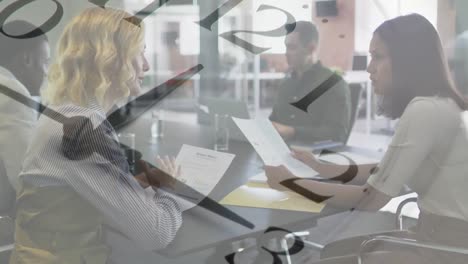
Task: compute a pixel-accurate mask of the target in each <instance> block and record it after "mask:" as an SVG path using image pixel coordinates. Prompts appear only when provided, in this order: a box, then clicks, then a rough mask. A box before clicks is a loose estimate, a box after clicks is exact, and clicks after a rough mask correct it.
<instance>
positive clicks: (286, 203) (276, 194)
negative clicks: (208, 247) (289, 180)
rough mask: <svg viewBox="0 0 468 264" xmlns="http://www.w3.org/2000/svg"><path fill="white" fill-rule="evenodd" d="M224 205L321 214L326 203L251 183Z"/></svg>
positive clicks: (228, 198)
mask: <svg viewBox="0 0 468 264" xmlns="http://www.w3.org/2000/svg"><path fill="white" fill-rule="evenodd" d="M220 203H221V204H224V205H235V206H244V207H257V208H269V209H280V210H290V211H303V212H310V213H320V212H321V211H322V209H323V207H325V204H324V203H316V202H313V201H311V200H309V199H307V198H305V197H303V196H301V195H299V194H297V193H293V192H281V191H277V190H275V189H271V188H270V187H269V186H268V185H267V184H266V183H253V182H249V183H247V184H246V185H243V186H241V187H239V188H237V189H236V190H234V191H232V192H231V193H230V194H228V195H227V196H226V197H224V199H223V200H221V202H220Z"/></svg>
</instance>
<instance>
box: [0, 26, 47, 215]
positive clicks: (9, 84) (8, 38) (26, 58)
mask: <svg viewBox="0 0 468 264" xmlns="http://www.w3.org/2000/svg"><path fill="white" fill-rule="evenodd" d="M35 29H36V26H34V25H32V24H30V23H29V22H26V21H21V20H15V21H12V22H9V23H6V24H5V25H3V27H2V30H1V32H0V85H1V86H3V87H5V88H8V89H10V90H13V91H16V92H18V93H21V94H23V95H25V96H27V97H29V98H31V96H38V95H39V93H40V88H41V86H42V83H43V81H44V79H45V78H46V75H47V69H48V64H49V59H50V47H49V42H48V39H47V37H46V35H45V34H44V32H41V33H42V34H41V35H40V36H37V37H34V38H24V39H21V38H18V37H17V36H21V35H24V34H27V33H30V32H32V31H33V30H35ZM5 33H6V34H5ZM15 37H16V38H15ZM3 87H2V89H4V88H3ZM36 119H37V113H36V111H35V110H34V109H31V108H29V107H27V106H25V105H23V104H21V103H20V102H17V101H15V100H13V99H11V98H10V97H8V96H6V95H4V94H2V93H0V161H1V162H0V166H1V167H3V168H0V215H2V214H4V212H7V211H9V210H11V207H12V205H13V204H14V200H15V189H17V187H18V175H19V173H20V171H21V165H22V163H23V158H24V155H25V153H26V149H27V147H28V145H29V141H30V139H31V136H32V132H33V129H34V124H35V123H36ZM2 165H3V166H2ZM2 172H3V173H2Z"/></svg>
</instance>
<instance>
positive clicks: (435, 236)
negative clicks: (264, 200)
mask: <svg viewBox="0 0 468 264" xmlns="http://www.w3.org/2000/svg"><path fill="white" fill-rule="evenodd" d="M370 54H371V56H372V60H371V62H370V64H369V67H368V72H369V73H370V78H371V80H372V84H373V87H374V91H375V93H376V94H377V95H379V96H380V97H381V100H380V108H381V111H382V113H383V114H384V115H386V116H388V117H390V118H392V119H396V118H400V120H399V123H398V126H397V128H396V131H395V135H394V137H393V139H392V142H391V144H390V146H389V149H388V151H387V153H385V156H384V158H383V160H382V161H381V162H380V164H378V169H373V168H374V167H375V164H366V165H359V166H358V175H357V177H356V178H355V181H357V182H358V181H360V180H361V181H362V182H365V184H362V185H351V184H346V185H345V184H335V183H324V182H318V181H310V180H308V181H302V182H301V181H297V182H296V183H297V184H300V185H301V186H302V187H305V188H307V189H308V190H309V191H310V192H312V193H315V194H318V195H321V196H330V197H331V198H330V199H328V200H327V201H326V203H327V204H329V205H331V206H339V207H344V208H359V209H364V210H378V209H380V208H381V207H383V206H384V205H385V204H386V203H387V202H388V201H389V200H390V199H391V198H392V197H396V196H398V195H399V194H400V193H401V191H402V189H403V188H404V187H405V186H407V187H409V188H410V189H411V190H413V191H414V192H416V193H417V194H418V197H419V198H418V207H419V209H420V211H421V214H420V216H419V220H418V226H417V227H416V228H415V230H414V231H408V233H407V234H406V236H409V237H416V238H418V239H420V240H423V241H428V242H436V243H441V244H444V245H448V246H460V247H466V245H468V194H467V192H466V186H468V129H467V127H466V126H467V124H468V121H466V119H467V118H464V115H465V114H466V113H464V112H465V110H467V102H466V101H465V99H464V98H463V97H462V96H461V95H460V93H459V92H458V91H457V90H456V89H455V88H454V86H453V85H452V81H451V79H450V77H449V73H448V67H447V62H446V58H445V55H444V54H443V50H442V45H441V42H440V39H439V36H438V34H437V31H436V30H435V28H434V27H433V26H432V24H431V23H430V22H429V21H428V20H427V19H425V18H424V17H422V16H420V15H416V14H412V15H407V16H401V17H397V18H395V19H392V20H388V21H386V22H384V23H383V24H382V25H380V26H379V27H378V28H377V30H376V31H375V32H374V36H373V38H372V41H371V43H370ZM465 117H466V116H465ZM464 119H465V120H464ZM293 155H294V156H295V157H296V158H298V159H299V160H302V161H303V162H305V163H306V164H308V165H309V166H310V167H312V168H313V169H314V170H316V171H317V172H319V173H320V174H321V175H323V176H325V177H330V178H331V177H334V176H336V175H338V174H340V173H342V172H344V171H346V169H347V166H337V165H330V164H323V163H321V162H320V161H319V160H317V159H316V158H315V157H314V156H313V155H312V154H310V153H307V152H301V151H293ZM265 169H266V173H267V176H268V180H269V184H270V185H271V186H272V187H274V188H280V189H284V187H283V186H281V184H280V183H281V182H282V181H284V180H286V179H290V178H294V177H296V176H295V175H293V174H291V172H289V171H288V170H287V169H286V168H285V167H266V168H265ZM352 241H354V244H355V247H356V246H357V247H359V245H360V243H359V242H357V243H356V239H354V240H352ZM344 244H345V243H343V245H344ZM348 245H349V243H348ZM344 253H349V252H344ZM344 253H343V254H344ZM388 254H391V256H390V257H389V256H388V255H387V254H384V253H382V254H380V255H379V254H371V255H368V256H367V259H365V261H364V262H365V263H396V262H398V261H404V262H406V263H420V262H421V263H467V262H468V259H467V257H463V256H461V257H460V259H453V258H452V257H453V255H451V256H447V255H444V254H436V255H434V254H432V253H428V252H419V251H418V252H416V250H414V249H413V250H412V251H408V252H400V254H396V253H395V252H391V253H388ZM349 261H351V259H350V258H334V259H332V260H327V261H325V260H324V263H350V262H349ZM457 261H459V262H457ZM351 263H352V262H351Z"/></svg>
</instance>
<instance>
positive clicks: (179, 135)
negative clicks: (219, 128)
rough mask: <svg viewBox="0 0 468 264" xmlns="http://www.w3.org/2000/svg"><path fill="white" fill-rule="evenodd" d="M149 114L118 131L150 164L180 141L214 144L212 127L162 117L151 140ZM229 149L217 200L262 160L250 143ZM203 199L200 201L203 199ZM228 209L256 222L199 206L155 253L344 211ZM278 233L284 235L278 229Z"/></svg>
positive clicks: (296, 226) (301, 225)
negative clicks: (160, 129) (130, 137)
mask: <svg viewBox="0 0 468 264" xmlns="http://www.w3.org/2000/svg"><path fill="white" fill-rule="evenodd" d="M150 125H151V122H150V118H149V117H141V118H138V119H137V120H135V121H134V122H132V123H130V124H128V125H127V126H125V127H124V128H121V129H119V130H118V132H119V133H134V134H135V135H136V144H135V146H136V150H137V151H139V152H141V153H142V154H143V157H142V159H143V160H146V161H148V162H150V163H153V164H154V162H152V161H154V159H155V157H156V156H157V155H169V156H176V155H177V153H178V152H179V150H180V148H181V147H182V145H183V144H188V145H192V146H197V147H203V148H209V149H212V148H213V129H212V128H211V127H209V126H204V125H198V124H186V123H181V122H171V121H164V137H163V138H161V139H159V140H158V142H157V143H150V138H151V135H150ZM339 151H347V152H355V153H360V154H362V155H373V152H371V151H367V150H365V149H359V148H352V147H342V148H341V149H339ZM227 152H229V153H233V154H235V155H236V156H235V158H234V160H233V162H232V163H231V165H230V167H229V169H228V170H227V172H226V173H225V174H224V176H223V177H222V179H221V180H220V182H219V183H218V184H217V185H216V186H215V188H214V190H213V191H212V192H211V193H210V194H209V196H208V197H209V198H211V199H212V200H214V201H220V200H221V199H222V198H224V197H225V196H226V195H227V194H229V193H230V192H231V191H233V190H235V189H236V188H238V187H239V186H241V185H243V184H245V183H246V182H247V181H248V179H249V177H251V176H253V175H255V174H257V173H259V172H261V171H262V167H263V163H262V161H261V159H260V157H258V155H257V154H256V152H255V150H254V149H253V147H252V146H251V145H250V143H248V142H242V141H234V140H231V141H230V144H229V150H228V151H227ZM202 203H203V201H202ZM225 207H226V208H227V209H229V210H231V211H232V212H234V213H236V214H237V215H239V216H241V217H242V218H244V219H246V220H247V221H249V222H250V223H252V224H253V225H254V227H253V228H248V227H246V226H243V225H241V224H239V223H237V222H234V221H231V220H230V219H227V218H225V217H223V216H221V215H218V214H215V213H213V212H211V211H209V210H206V209H205V208H202V207H201V206H196V207H194V208H192V209H189V210H187V211H184V212H183V223H182V226H181V228H180V229H179V231H178V233H177V235H176V237H175V239H174V240H173V241H172V242H171V243H170V244H169V245H168V246H167V247H166V248H165V249H163V250H160V251H158V252H157V253H158V254H161V255H164V256H167V257H170V258H173V257H178V256H182V255H185V254H189V253H193V252H197V251H200V250H204V249H208V248H213V247H217V246H218V247H219V246H220V245H224V244H229V243H231V242H234V241H239V240H242V239H245V238H261V237H262V236H263V235H264V233H265V231H266V230H268V228H270V227H280V228H282V229H286V230H288V231H291V232H295V231H300V230H304V229H307V228H311V227H313V226H314V225H315V224H316V220H317V219H318V218H321V217H325V216H329V215H332V214H336V213H340V212H343V210H342V209H337V208H332V207H330V206H325V208H324V209H323V210H322V211H321V212H320V213H308V212H298V211H286V210H273V209H264V208H249V207H239V206H225ZM281 235H282V236H284V235H286V233H285V232H282V234H281Z"/></svg>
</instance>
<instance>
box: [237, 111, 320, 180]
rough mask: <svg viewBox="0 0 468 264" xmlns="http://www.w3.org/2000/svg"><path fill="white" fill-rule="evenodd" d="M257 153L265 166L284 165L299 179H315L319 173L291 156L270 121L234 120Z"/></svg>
mask: <svg viewBox="0 0 468 264" xmlns="http://www.w3.org/2000/svg"><path fill="white" fill-rule="evenodd" d="M232 119H233V120H234V122H235V123H236V125H237V126H238V127H239V129H240V130H241V131H242V133H244V135H245V137H246V138H247V139H248V140H249V142H250V144H252V146H253V147H254V149H255V151H257V153H258V155H259V156H260V158H261V159H262V160H263V162H264V163H265V165H269V166H279V165H284V166H285V167H286V168H288V170H290V171H291V172H292V173H293V174H294V175H296V176H298V177H314V176H317V172H315V171H314V170H313V169H311V168H310V167H308V166H307V165H306V164H304V163H302V162H301V161H299V160H297V159H295V158H294V157H292V156H291V151H290V150H289V148H288V146H287V145H286V143H285V142H284V140H283V139H282V138H281V136H280V135H279V134H278V132H277V131H276V130H275V128H274V127H273V125H272V123H271V121H270V120H268V119H265V118H264V119H254V120H247V119H240V118H235V117H233V118H232Z"/></svg>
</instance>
